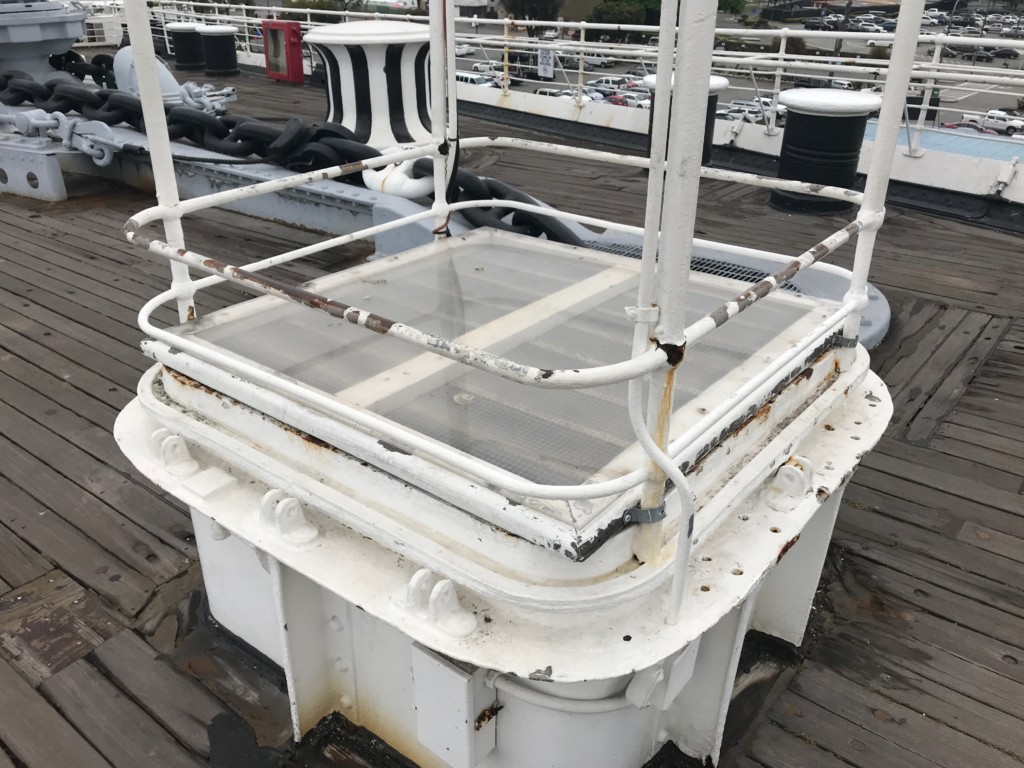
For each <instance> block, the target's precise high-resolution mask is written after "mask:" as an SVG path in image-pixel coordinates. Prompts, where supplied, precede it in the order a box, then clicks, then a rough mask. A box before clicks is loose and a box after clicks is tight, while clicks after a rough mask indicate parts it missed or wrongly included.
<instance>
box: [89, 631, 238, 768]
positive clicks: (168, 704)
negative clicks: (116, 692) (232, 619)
mask: <svg viewBox="0 0 1024 768" xmlns="http://www.w3.org/2000/svg"><path fill="white" fill-rule="evenodd" d="M91 658H92V660H93V661H94V663H95V664H96V665H97V666H98V667H99V668H100V669H101V670H102V671H103V672H104V673H105V675H106V676H107V677H109V678H110V679H111V680H113V681H114V682H115V683H116V684H117V685H118V686H119V687H120V688H121V689H122V690H125V691H128V693H129V695H130V696H131V697H132V699H133V700H135V701H136V702H137V703H138V704H139V706H141V707H142V708H143V709H144V710H145V711H146V712H148V713H149V715H150V716H152V717H153V719H155V720H156V721H157V722H159V723H160V724H161V725H162V726H163V727H164V728H166V729H167V730H168V731H169V732H170V733H172V734H174V736H175V738H176V739H178V740H179V741H180V742H181V743H182V744H184V745H185V746H187V747H188V748H189V749H190V750H192V751H193V752H195V753H197V754H199V755H203V756H206V755H209V753H210V741H209V735H208V733H207V727H208V726H209V724H210V723H211V722H212V721H213V718H215V717H216V716H217V715H219V714H221V713H224V712H226V711H227V710H226V708H225V707H224V705H223V704H221V703H220V702H219V701H218V700H217V699H216V698H214V696H213V695H212V694H211V693H210V692H209V691H207V690H206V689H205V688H203V686H201V685H200V684H199V683H197V682H195V681H193V680H191V679H189V678H187V677H185V676H184V675H182V674H181V673H179V672H178V671H177V670H175V669H174V668H172V667H171V666H170V665H169V664H167V663H166V662H165V661H163V660H161V659H159V658H158V656H157V653H156V651H154V650H153V649H152V648H150V647H149V646H148V645H146V643H144V642H143V641H142V640H140V639H139V638H138V637H137V636H136V635H135V634H134V633H132V632H130V631H127V630H126V631H124V632H121V633H120V634H117V635H115V636H114V637H112V638H111V639H110V640H108V641H107V642H105V643H104V644H103V645H101V646H99V647H98V648H96V649H95V650H94V651H93V652H92V657H91Z"/></svg>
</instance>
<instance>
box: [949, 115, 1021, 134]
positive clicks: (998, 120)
mask: <svg viewBox="0 0 1024 768" xmlns="http://www.w3.org/2000/svg"><path fill="white" fill-rule="evenodd" d="M963 121H964V122H965V123H976V124H977V125H980V126H981V127H982V128H990V129H991V130H993V131H998V132H999V133H1005V134H1006V135H1007V136H1013V134H1015V133H1017V132H1019V131H1024V118H1022V117H1019V116H1018V115H1012V114H1010V113H1009V112H1003V111H1002V110H999V109H990V110H989V111H988V112H986V113H985V114H984V115H964V119H963Z"/></svg>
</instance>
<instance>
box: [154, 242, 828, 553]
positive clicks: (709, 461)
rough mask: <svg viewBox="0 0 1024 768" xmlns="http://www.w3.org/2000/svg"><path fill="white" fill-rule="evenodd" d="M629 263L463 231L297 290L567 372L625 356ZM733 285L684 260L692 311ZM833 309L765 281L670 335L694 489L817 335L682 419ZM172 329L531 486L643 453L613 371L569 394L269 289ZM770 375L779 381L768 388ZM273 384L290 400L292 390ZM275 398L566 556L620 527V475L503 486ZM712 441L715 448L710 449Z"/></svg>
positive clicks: (743, 442)
mask: <svg viewBox="0 0 1024 768" xmlns="http://www.w3.org/2000/svg"><path fill="white" fill-rule="evenodd" d="M638 273H639V262H637V261H636V260H632V259H627V258H622V257H618V256H614V255H608V254H602V253H598V252H594V251H590V250H589V249H585V248H576V247H572V246H565V245H560V244H556V243H550V242H546V241H537V240H534V239H526V238H523V237H520V236H515V235H509V234H507V233H499V232H495V231H478V232H475V233H471V234H470V235H467V236H461V237H457V238H450V239H449V240H446V241H442V242H439V243H435V244H432V245H430V246H426V247H424V248H421V249H417V250H416V251H413V252H409V253H407V254H405V255H403V256H402V257H401V258H389V259H383V260H380V261H377V262H373V263H370V264H367V265H363V266H360V267H356V268H353V269H350V270H348V271H346V272H342V273H337V274H333V275H330V276H327V277H324V278H320V279H318V280H316V281H313V282H312V283H310V284H309V285H308V288H309V289H310V290H312V291H316V292H317V293H319V294H322V295H325V296H328V297H330V298H333V299H335V300H340V301H344V302H346V303H353V304H355V303H358V304H359V305H362V306H366V307H368V308H370V309H371V310H373V311H375V312H378V313H379V314H382V315H384V314H386V315H387V316H389V317H391V318H392V319H394V320H396V321H398V322H408V323H410V324H413V325H416V326H417V327H420V328H424V329H426V330H428V331H433V332H436V333H438V334H440V335H443V336H446V337H448V338H457V339H459V340H462V341H465V342H466V343H470V344H473V345H474V346H479V347H481V348H484V349H486V350H487V351H489V352H493V353H496V354H502V355H506V356H508V357H511V358H513V359H516V360H522V361H523V362H525V363H527V364H533V365H537V366H539V367H549V368H570V369H571V368H583V367H592V366H595V365H603V364H608V363H612V362H615V361H617V360H620V359H625V358H628V357H629V353H630V340H631V334H632V329H633V325H632V321H631V320H629V319H628V318H627V316H626V313H625V312H624V311H623V308H624V307H625V306H627V305H628V304H629V303H630V302H631V301H632V300H633V295H634V294H635V290H636V281H637V277H638ZM740 285H741V284H739V283H737V282H736V281H733V280H730V279H727V278H721V277H713V276H707V275H693V276H692V277H691V287H690V306H691V308H692V309H691V311H692V314H693V318H694V319H696V318H699V317H701V316H703V315H704V314H705V313H707V312H708V311H710V310H711V309H713V308H714V307H716V306H719V305H720V304H721V303H723V302H724V301H726V300H728V299H729V298H731V297H732V296H735V295H736V293H737V289H738V286H740ZM835 306H836V305H835V304H834V303H832V302H827V301H822V300H818V299H811V298H808V297H803V296H795V295H788V294H786V293H776V294H773V295H772V296H771V297H769V299H767V300H765V301H763V302H760V303H758V304H757V305H756V306H754V307H752V308H751V309H750V310H749V311H748V312H747V313H744V314H743V315H741V316H739V317H737V318H734V319H733V321H732V322H730V323H729V324H727V325H726V326H725V327H723V328H722V329H720V331H719V332H718V333H716V334H715V336H714V338H713V342H712V343H702V344H696V345H694V346H692V347H691V348H688V349H687V353H686V359H685V360H684V362H683V363H682V364H681V365H680V366H679V369H678V373H677V376H676V379H677V384H676V392H675V398H676V408H675V411H674V413H673V416H672V420H671V421H672V433H673V434H675V435H686V434H691V433H692V439H690V440H688V441H684V442H683V443H682V444H679V445H676V446H675V447H674V450H673V456H674V458H675V459H676V460H677V461H678V462H679V463H680V464H681V465H683V466H684V467H686V468H688V470H689V471H690V473H691V475H692V477H693V480H694V483H695V484H696V487H695V490H696V491H697V493H698V500H699V501H701V502H703V501H706V499H707V497H708V493H710V492H711V491H712V489H715V488H718V487H721V486H722V485H724V484H725V483H726V482H727V481H728V479H729V477H731V476H732V475H733V474H735V472H736V471H738V468H739V467H741V466H742V465H743V464H744V463H745V462H747V461H750V460H752V459H753V458H754V457H755V456H756V454H757V452H758V451H760V450H761V449H762V448H763V447H764V446H765V445H766V444H767V442H768V441H770V439H771V437H772V435H773V434H775V433H776V432H777V431H778V430H779V429H781V428H782V427H783V426H784V425H785V424H786V423H788V421H789V420H791V418H792V417H793V414H795V413H798V412H799V411H800V410H802V409H803V408H805V407H807V405H808V404H809V403H810V402H811V401H813V399H814V398H815V397H817V396H818V394H820V392H821V390H822V388H823V387H825V386H827V385H828V383H829V382H830V381H831V380H832V378H833V377H834V373H835V370H836V369H837V366H836V364H835V361H834V360H831V359H827V358H828V355H827V354H826V353H825V351H826V350H827V348H828V346H829V343H830V342H829V337H823V338H822V339H821V341H820V344H819V348H818V350H817V351H816V353H815V354H814V355H812V356H811V358H810V359H807V360H797V361H794V362H793V364H792V365H791V366H790V367H789V368H788V369H786V370H783V371H781V372H780V373H779V375H778V376H777V377H776V381H775V386H774V387H773V388H769V389H768V390H766V391H765V392H763V393H761V394H760V395H759V396H757V397H753V398H749V399H748V401H746V402H742V403H739V402H738V403H737V404H736V405H737V406H738V407H737V408H736V409H735V413H734V415H733V416H732V417H731V420H728V421H725V422H722V423H713V424H710V425H708V426H707V428H706V429H705V430H704V431H703V432H701V431H699V430H698V431H696V432H694V429H693V427H694V425H697V424H698V423H700V422H701V420H702V418H703V417H704V416H705V415H706V414H708V413H709V412H711V411H714V410H715V408H716V407H718V406H720V405H722V403H723V402H726V401H729V400H730V399H731V398H732V397H733V396H734V394H735V390H736V389H738V387H739V386H740V385H742V384H743V382H745V381H747V380H748V379H750V378H752V377H753V376H755V375H756V374H757V372H758V371H759V369H760V368H762V367H764V366H766V365H768V364H769V363H771V362H772V361H773V360H775V359H776V358H778V357H780V356H781V355H783V354H784V353H785V352H786V351H787V350H788V349H789V348H790V347H793V346H796V345H797V344H798V342H800V341H801V340H802V339H803V337H804V336H805V335H806V334H808V333H811V332H813V331H814V329H815V328H816V327H818V326H820V325H821V323H822V322H823V321H824V320H825V319H826V318H827V317H828V315H829V313H830V312H832V311H834V310H835ZM172 332H173V333H176V334H180V335H181V336H183V337H185V338H187V339H189V340H190V341H193V342H198V343H199V344H200V345H202V346H203V347H204V348H209V349H211V350H214V349H215V350H217V351H218V352H222V353H226V354H228V355H230V356H232V357H234V358H236V359H238V360H239V361H242V362H244V363H245V364H246V365H253V366H256V367H258V368H260V369H262V370H264V371H265V372H267V373H268V374H270V375H271V377H272V378H276V379H279V380H281V381H287V382H289V383H290V384H297V385H298V389H297V391H299V392H300V393H302V392H309V393H316V394H318V395H323V394H327V395H329V396H330V397H332V398H336V399H337V401H338V402H340V403H343V404H345V405H346V406H349V407H351V408H355V409H357V410H358V411H359V412H361V413H362V414H364V415H367V416H369V417H371V418H372V419H375V420H378V421H379V422H380V423H381V424H382V425H383V424H387V425H389V426H390V427H398V428H399V429H400V430H402V431H404V432H407V433H409V434H416V435H417V436H420V437H425V438H427V439H428V440H430V441H433V442H434V443H437V444H441V445H444V446H447V447H449V448H453V449H454V450H456V451H458V452H459V453H461V454H463V455H467V456H470V457H473V458H474V459H476V460H479V461H481V462H484V463H486V464H488V465H490V466H493V467H497V468H498V469H499V470H501V471H502V472H505V473H507V474H509V475H510V476H514V477H516V478H525V479H526V480H529V481H532V482H534V483H539V484H552V485H558V486H565V485H574V484H589V483H594V482H600V481H602V480H609V479H613V478H617V477H621V476H623V475H626V474H628V473H629V472H631V471H633V470H635V469H637V468H638V467H640V466H642V463H643V461H644V456H643V453H642V451H641V450H640V448H639V446H638V445H636V444H635V442H634V437H633V434H632V431H631V429H630V426H629V423H628V418H627V416H626V405H625V385H624V384H623V385H608V386H603V387H598V388H594V389H586V390H571V391H566V390H554V391H550V390H537V389H533V388H528V387H524V386H522V385H519V384H516V383H514V382H510V381H507V380H504V379H500V378H498V377H494V376H490V375H488V374H486V373H483V372H481V371H476V370H472V369H468V368H466V367H464V366H461V365H459V364H458V363H456V362H455V361H452V360H449V359H446V358H441V357H438V356H436V355H431V354H429V353H423V352H419V351H417V350H415V349H412V348H410V347H408V346H406V345H403V344H402V343H401V342H398V341H396V340H394V339H391V338H387V337H382V336H378V335H374V334H369V333H366V332H365V331H364V330H363V329H361V328H358V327H356V326H352V325H349V324H347V323H345V322H343V321H339V320H338V319H336V318H334V317H332V316H330V315H327V314H325V313H320V312H316V311H315V310H312V309H310V308H308V307H304V306H300V305H296V304H287V303H284V302H282V301H280V300H279V299H275V298H271V297H263V298H258V299H253V300H250V301H248V302H244V303H242V304H239V305H235V306H232V307H229V308H226V309H224V310H221V311H218V312H214V313H212V314H210V315H208V316H206V317H204V318H203V319H201V320H198V321H194V322H192V323H188V324H185V325H183V326H180V327H178V328H176V329H173V331H172ZM146 348H147V350H148V351H149V353H150V354H151V355H153V356H154V357H155V358H156V359H158V360H160V361H161V362H163V363H164V364H165V365H167V366H168V367H170V368H172V369H174V370H177V371H179V372H180V373H182V374H184V375H186V376H188V377H191V378H194V379H195V380H196V381H197V382H199V383H201V384H203V385H205V386H207V387H212V388H213V389H218V388H220V390H221V391H222V393H223V394H225V395H228V396H229V397H232V398H235V399H237V400H238V401H240V402H244V403H247V404H249V405H251V406H253V407H255V408H256V409H257V410H261V409H265V408H267V407H269V406H267V405H266V404H265V403H264V402H263V401H264V400H266V398H265V397H263V395H262V394H261V391H262V390H263V389H265V388H263V387H260V386H259V385H255V384H251V383H246V382H243V381H241V380H240V379H237V378H232V377H225V376H222V375H220V373H218V372H216V370H215V369H214V368H213V367H211V366H206V365H203V364H202V361H200V360H198V359H197V358H196V357H195V356H193V355H190V354H186V353H184V352H182V351H180V350H176V349H172V348H170V347H168V346H167V345H166V344H163V343H161V342H146ZM170 385H171V386H170V387H169V389H170V390H172V391H183V390H182V388H180V387H179V388H176V387H174V386H173V382H170ZM787 387H788V388H789V389H790V390H791V391H790V392H789V393H788V394H787V395H786V396H785V397H780V394H781V393H783V392H784V391H785V390H786V388H787ZM289 391H290V394H289V395H288V398H293V397H294V392H295V391H296V390H295V389H294V388H292V389H290V390H289ZM193 399H195V400H196V402H191V400H193ZM301 399H302V398H301V395H300V396H299V398H298V400H301ZM189 400H190V403H189V407H192V408H196V409H198V410H199V411H201V412H203V413H204V414H205V415H206V417H207V418H210V419H213V420H215V421H216V420H218V418H219V417H220V415H221V413H222V411H221V410H220V408H219V404H218V403H216V402H212V401H211V402H210V403H207V404H206V405H205V406H204V401H203V398H202V397H198V396H195V395H194V393H193V394H190V395H189ZM257 401H259V402H257ZM275 407H277V409H278V410H277V411H276V412H273V411H272V412H268V415H269V416H271V417H272V418H273V419H275V420H278V421H280V422H281V424H282V425H284V426H285V427H286V428H287V427H291V428H296V429H299V430H300V431H302V432H306V433H308V434H310V435H311V436H312V437H314V438H315V439H317V440H323V441H324V442H326V443H328V444H330V445H333V446H335V447H337V448H339V449H341V450H343V451H347V452H349V453H350V454H352V455H353V456H355V457H357V458H358V459H360V460H362V461H367V462H369V463H370V464H372V465H374V466H376V467H378V468H381V469H383V470H384V471H386V472H388V473H390V474H393V475H394V476H395V477H397V478H399V479H401V480H404V481H406V482H410V483H413V484H415V485H417V486H420V487H422V488H423V489H424V490H426V491H427V492H429V493H432V494H435V495H437V496H438V497H440V498H442V499H444V500H445V501H447V502H448V503H451V504H452V505H454V506H455V507H457V508H458V509H460V510H462V511H463V512H465V513H468V514H470V515H473V516H475V517H477V518H479V519H481V520H484V521H487V522H488V523H490V524H493V525H496V526H498V527H500V528H501V529H502V530H505V531H507V532H508V533H511V534H513V535H516V536H520V537H523V538H524V539H526V540H529V541H531V542H533V543H536V544H539V545H541V546H544V547H548V548H551V549H556V550H560V551H561V552H562V553H563V554H565V555H567V556H568V557H570V558H571V559H584V558H586V557H587V556H589V555H590V554H592V553H593V551H594V550H595V549H596V548H597V547H599V546H601V545H602V543H603V542H604V541H607V540H608V539H609V538H610V537H612V536H613V535H614V534H616V533H617V532H618V531H619V530H621V529H622V527H623V524H622V520H621V518H622V514H623V512H624V511H625V510H626V509H628V508H630V507H632V506H633V505H635V504H636V502H637V499H638V496H639V490H638V489H632V490H627V491H626V492H624V493H617V494H614V495H612V496H606V497H602V498H595V499H576V500H571V499H557V498H555V499H547V498H538V497H535V496H530V495H527V494H516V493H511V492H508V491H504V490H502V489H500V488H496V487H489V486H487V485H486V484H481V483H480V482H479V481H476V480H475V479H474V478H473V477H471V476H467V475H466V473H464V472H460V471H458V470H456V469H455V468H454V467H451V466H446V465H444V464H443V462H438V461H437V460H436V459H431V458H429V457H426V456H422V455H417V454H416V452H415V451H408V450H406V449H405V448H404V447H403V446H402V445H401V444H399V443H400V440H397V441H396V440H394V439H392V438H391V437H390V436H389V437H382V436H381V435H382V434H383V430H382V433H380V434H378V433H376V432H375V431H374V430H373V429H366V428H364V427H359V426H356V425H354V424H349V423H345V422H344V420H337V419H333V417H330V418H331V419H332V420H333V422H334V423H331V424H330V428H329V429H328V428H326V426H327V425H326V423H325V422H318V420H316V419H310V421H309V423H308V424H297V423H294V419H293V418H292V415H293V414H294V413H295V412H296V411H295V408H294V407H291V406H289V404H288V402H287V398H286V400H285V401H284V402H280V403H279V404H278V405H277V406H275ZM758 414H760V416H758ZM325 418H326V417H325ZM271 442H272V441H271ZM719 446H722V447H723V450H718V451H715V450H714V449H715V448H716V447H719ZM269 448H271V446H269V445H268V449H269ZM483 491H486V493H483Z"/></svg>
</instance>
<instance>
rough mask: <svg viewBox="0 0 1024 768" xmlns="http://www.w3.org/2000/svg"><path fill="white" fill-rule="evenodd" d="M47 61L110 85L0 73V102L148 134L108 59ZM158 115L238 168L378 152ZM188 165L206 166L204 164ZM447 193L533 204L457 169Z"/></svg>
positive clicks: (334, 136)
mask: <svg viewBox="0 0 1024 768" xmlns="http://www.w3.org/2000/svg"><path fill="white" fill-rule="evenodd" d="M69 57H70V58H69ZM75 57H77V59H76V58H75ZM51 59H60V61H51V64H61V67H62V69H63V70H64V71H67V72H71V73H72V74H73V75H74V76H75V77H78V78H79V79H84V77H85V76H86V75H88V76H89V77H91V78H93V80H94V82H96V83H97V84H98V85H107V86H108V87H104V88H100V89H99V90H94V89H92V88H90V87H88V86H86V85H84V84H83V85H77V84H75V83H73V82H70V83H69V82H68V81H66V80H63V79H53V80H49V81H47V82H45V83H40V82H38V81H36V80H35V79H33V78H32V77H30V76H29V75H26V74H25V73H23V72H17V71H7V72H3V73H0V103H2V104H5V105H7V106H10V107H16V106H22V105H31V106H33V107H35V108H37V109H41V110H43V111H45V112H48V113H61V114H65V115H66V114H68V113H76V112H77V113H78V114H80V115H81V116H82V117H84V118H85V119H86V120H94V121H98V122H100V123H105V124H106V125H108V126H115V125H120V124H122V123H125V124H127V125H130V126H131V127H132V128H134V129H135V130H137V131H140V132H141V133H145V132H146V125H145V119H144V117H143V113H142V100H141V99H139V97H137V96H134V95H132V94H130V93H126V92H124V91H118V90H115V89H114V88H113V87H109V86H111V85H113V83H114V80H113V73H112V71H111V69H110V67H111V66H112V64H113V57H111V56H106V57H104V56H103V55H100V56H96V57H95V58H94V59H93V60H92V63H90V64H86V63H85V62H84V60H80V59H81V57H80V56H78V55H77V54H75V53H74V52H73V51H69V52H68V53H67V54H63V55H62V56H59V57H51ZM108 60H109V61H108ZM164 113H165V117H166V120H167V131H168V135H169V136H170V139H171V140H172V141H180V140H185V141H189V142H191V143H193V144H195V145H196V146H198V147H202V148H203V149H207V150H210V151H211V152H217V153H219V154H222V155H227V156H229V157H231V158H234V159H237V161H238V162H242V163H249V162H253V160H252V159H251V158H253V157H254V156H255V158H258V160H256V162H259V161H264V162H267V163H273V164H275V165H278V166H281V167H282V168H287V169H288V170H290V171H295V172H298V173H302V172H307V171H316V170H320V169H323V168H331V167H334V166H337V165H348V164H350V163H356V162H359V161H361V160H368V159H370V158H374V157H379V156H380V154H381V153H380V152H379V151H378V150H376V149H374V148H373V147H370V146H368V145H367V144H365V143H363V142H361V141H359V140H358V139H357V138H356V136H355V134H354V133H353V132H352V131H350V130H349V129H348V128H345V127H344V126H342V125H339V124H338V123H314V124H312V125H307V124H306V123H304V122H303V121H302V120H300V119H299V118H290V119H289V120H288V121H287V122H286V123H285V124H284V126H283V127H275V126H273V125H270V124H268V123H266V122H263V121H261V120H258V119H256V118H253V117H245V116H238V115H226V114H211V113H210V112H207V111H204V110H202V109H198V108H196V107H193V106H186V105H165V107H164ZM121 149H122V150H124V151H127V152H131V153H133V154H141V155H145V154H147V150H146V149H145V148H143V147H138V146H131V145H125V146H123V147H121ZM179 159H181V158H179ZM192 159H193V160H196V161H198V162H207V160H205V159H204V158H192ZM410 173H411V178H413V179H419V178H423V177H426V176H430V175H432V174H433V160H432V159H431V158H422V159H420V160H417V161H416V162H415V163H413V164H412V166H411V168H410ZM337 181H339V182H342V183H347V184H352V185H356V186H363V187H365V186H366V183H365V181H364V179H363V176H362V175H361V174H349V175H346V176H341V177H339V178H338V179H337ZM418 186H419V187H422V186H424V185H418ZM447 195H448V197H449V200H448V202H460V201H466V200H491V199H497V200H510V201H518V202H524V203H535V202H536V201H535V200H534V199H533V198H531V197H529V196H528V195H526V194H524V193H523V192H520V191H519V190H517V189H515V188H514V187H510V186H509V185H507V184H504V183H502V182H500V181H497V180H495V179H487V178H481V177H480V176H477V175H476V174H474V173H471V172H470V171H467V170H465V169H463V168H459V169H458V170H457V171H456V173H455V175H454V179H453V184H452V185H451V187H449V189H448V191H447ZM426 196H430V195H426ZM462 214H463V216H464V217H465V219H466V221H467V222H468V223H469V224H470V225H471V226H473V227H484V226H486V227H493V228H495V229H501V230H504V231H507V232H516V233H519V234H524V235H531V236H533V237H539V236H541V235H543V236H545V237H547V238H548V239H549V240H554V241H556V242H560V243H567V244H570V245H582V244H583V241H582V240H581V239H580V238H579V237H577V236H576V234H575V233H574V232H573V231H572V230H571V229H570V228H569V227H567V226H566V225H565V224H563V223H562V222H561V221H559V220H557V219H555V218H553V217H549V216H543V215H540V214H536V213H532V212H529V211H521V210H516V209H512V208H502V207H489V208H467V209H465V210H463V211H462Z"/></svg>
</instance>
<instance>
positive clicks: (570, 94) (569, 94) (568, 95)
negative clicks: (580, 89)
mask: <svg viewBox="0 0 1024 768" xmlns="http://www.w3.org/2000/svg"><path fill="white" fill-rule="evenodd" d="M556 95H557V96H559V97H561V98H563V99H575V98H576V91H575V90H574V89H572V88H570V89H567V90H564V91H559V92H558V93H557V94H556ZM580 101H593V99H592V98H590V97H589V96H587V95H586V94H585V93H581V94H580Z"/></svg>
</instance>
